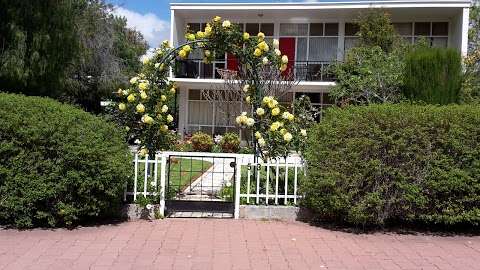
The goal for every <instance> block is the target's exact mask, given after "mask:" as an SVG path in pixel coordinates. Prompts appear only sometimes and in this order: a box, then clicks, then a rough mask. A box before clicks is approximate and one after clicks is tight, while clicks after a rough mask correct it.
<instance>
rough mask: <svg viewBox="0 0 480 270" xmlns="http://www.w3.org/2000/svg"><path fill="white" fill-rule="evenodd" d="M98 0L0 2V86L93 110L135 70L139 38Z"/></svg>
mask: <svg viewBox="0 0 480 270" xmlns="http://www.w3.org/2000/svg"><path fill="white" fill-rule="evenodd" d="M111 10H112V6H111V5H108V4H105V3H104V1H103V0H45V1H8V0H0V19H1V20H2V22H1V23H0V85H2V88H3V89H1V90H3V91H10V92H20V93H24V94H27V95H39V96H49V97H54V98H57V99H61V100H63V101H70V102H72V103H76V104H80V105H81V106H82V107H84V108H85V109H86V110H88V111H93V112H99V111H100V101H101V100H102V99H105V98H108V97H110V96H111V92H112V91H111V89H112V88H117V87H119V86H121V85H126V83H127V82H128V78H129V77H131V76H132V75H133V74H134V73H136V72H138V71H139V68H140V65H141V64H140V63H139V57H140V56H141V55H143V54H144V53H145V51H146V48H147V45H146V43H145V41H144V40H143V37H142V36H141V35H140V34H139V33H138V32H136V31H134V30H131V29H128V28H126V23H125V19H124V18H118V17H115V16H113V15H112V13H111Z"/></svg>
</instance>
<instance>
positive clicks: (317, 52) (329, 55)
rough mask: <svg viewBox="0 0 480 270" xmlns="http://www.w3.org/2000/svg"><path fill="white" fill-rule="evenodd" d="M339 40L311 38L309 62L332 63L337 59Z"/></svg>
mask: <svg viewBox="0 0 480 270" xmlns="http://www.w3.org/2000/svg"><path fill="white" fill-rule="evenodd" d="M337 49H338V38H336V37H335V38H333V37H321V38H318V37H317V38H310V44H309V54H308V60H309V61H332V60H334V59H336V58H337Z"/></svg>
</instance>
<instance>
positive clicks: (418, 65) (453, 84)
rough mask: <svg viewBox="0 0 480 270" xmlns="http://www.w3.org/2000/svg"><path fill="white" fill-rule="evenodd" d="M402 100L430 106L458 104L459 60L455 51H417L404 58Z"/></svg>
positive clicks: (437, 49)
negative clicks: (403, 91)
mask: <svg viewBox="0 0 480 270" xmlns="http://www.w3.org/2000/svg"><path fill="white" fill-rule="evenodd" d="M405 61H406V66H405V75H404V84H405V96H406V97H408V98H410V99H412V100H418V101H424V102H427V103H429V104H451V103H457V102H458V101H459V95H460V89H461V87H462V59H461V56H460V53H459V52H458V51H457V50H456V49H451V48H450V49H446V48H429V47H425V48H418V49H416V50H413V51H412V52H410V53H409V54H408V55H407V57H406V60H405Z"/></svg>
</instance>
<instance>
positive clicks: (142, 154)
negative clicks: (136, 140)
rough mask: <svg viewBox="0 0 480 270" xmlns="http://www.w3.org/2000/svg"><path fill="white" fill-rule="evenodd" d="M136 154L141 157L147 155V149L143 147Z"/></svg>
mask: <svg viewBox="0 0 480 270" xmlns="http://www.w3.org/2000/svg"><path fill="white" fill-rule="evenodd" d="M138 154H139V155H140V156H143V157H144V156H146V155H148V149H147V148H145V147H142V149H140V151H139V152H138Z"/></svg>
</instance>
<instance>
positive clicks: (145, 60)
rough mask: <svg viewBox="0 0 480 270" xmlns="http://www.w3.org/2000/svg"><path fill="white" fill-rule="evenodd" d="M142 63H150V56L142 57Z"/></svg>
mask: <svg viewBox="0 0 480 270" xmlns="http://www.w3.org/2000/svg"><path fill="white" fill-rule="evenodd" d="M142 63H143V64H144V65H147V64H148V63H150V58H148V57H144V58H143V60H142Z"/></svg>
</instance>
